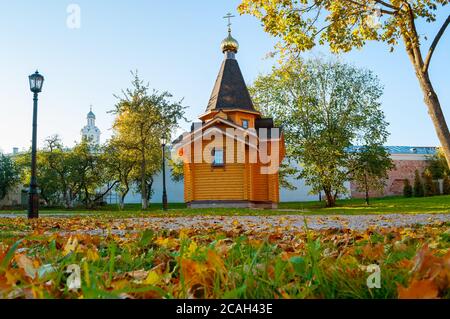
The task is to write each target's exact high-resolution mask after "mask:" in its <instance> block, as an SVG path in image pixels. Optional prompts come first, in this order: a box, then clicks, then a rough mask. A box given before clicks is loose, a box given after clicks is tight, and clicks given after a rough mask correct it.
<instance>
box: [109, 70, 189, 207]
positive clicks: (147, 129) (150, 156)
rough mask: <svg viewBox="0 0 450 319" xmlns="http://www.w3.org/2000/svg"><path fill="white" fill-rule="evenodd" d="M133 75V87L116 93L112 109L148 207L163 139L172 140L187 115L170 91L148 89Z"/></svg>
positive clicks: (119, 138)
mask: <svg viewBox="0 0 450 319" xmlns="http://www.w3.org/2000/svg"><path fill="white" fill-rule="evenodd" d="M132 74H133V81H132V88H130V89H126V90H124V91H123V92H122V93H123V94H122V96H117V98H118V100H119V101H118V103H117V104H116V106H115V109H114V110H113V111H112V113H114V114H115V115H116V118H115V121H114V125H113V129H114V139H115V140H116V142H117V143H118V144H119V145H120V146H121V149H122V150H123V151H124V152H126V156H127V157H130V158H133V159H134V160H135V161H136V162H135V165H134V167H133V169H132V170H131V172H130V174H131V175H130V176H131V178H132V180H133V181H135V182H136V183H137V184H138V186H139V187H140V192H141V197H142V207H143V208H144V209H146V208H147V207H148V202H149V198H150V196H151V193H152V190H151V185H152V183H153V176H154V175H155V174H156V173H158V172H159V171H160V170H161V167H162V152H161V138H162V137H165V138H166V139H170V137H171V131H172V130H173V129H175V128H176V127H177V126H178V121H179V120H181V119H185V118H184V110H185V107H183V106H182V104H181V103H182V101H178V102H171V98H172V94H170V93H168V92H162V93H160V92H158V91H156V90H153V91H152V92H149V85H148V84H145V83H144V82H143V81H142V80H140V79H139V77H138V75H137V73H132Z"/></svg>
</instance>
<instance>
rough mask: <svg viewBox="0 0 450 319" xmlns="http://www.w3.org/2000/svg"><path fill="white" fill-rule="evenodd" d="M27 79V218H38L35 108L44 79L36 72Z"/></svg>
mask: <svg viewBox="0 0 450 319" xmlns="http://www.w3.org/2000/svg"><path fill="white" fill-rule="evenodd" d="M28 78H29V80H30V90H31V92H33V137H32V146H31V180H30V191H29V193H28V218H38V217H39V194H38V190H37V179H36V143H37V142H36V140H37V107H38V94H39V93H40V92H41V91H42V85H43V84H44V77H43V76H42V75H40V74H39V72H38V71H36V73H34V74H32V75H30V76H29V77H28Z"/></svg>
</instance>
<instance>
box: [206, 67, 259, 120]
mask: <svg viewBox="0 0 450 319" xmlns="http://www.w3.org/2000/svg"><path fill="white" fill-rule="evenodd" d="M220 109H243V110H247V111H256V110H255V108H254V107H253V102H252V99H251V98H250V94H249V93H248V90H247V86H246V85H245V81H244V77H243V76H242V73H241V70H240V68H239V64H238V62H237V61H236V60H235V59H233V58H226V59H225V60H224V61H223V63H222V66H221V68H220V71H219V75H218V76H217V80H216V84H215V85H214V89H213V91H212V94H211V98H210V99H209V103H208V107H207V108H206V112H209V111H213V110H220Z"/></svg>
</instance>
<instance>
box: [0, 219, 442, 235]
mask: <svg viewBox="0 0 450 319" xmlns="http://www.w3.org/2000/svg"><path fill="white" fill-rule="evenodd" d="M70 217H74V216H73V215H65V214H54V215H43V216H42V219H44V220H45V219H50V218H55V219H57V218H61V219H65V218H70ZM76 217H80V216H76ZM0 218H26V216H25V215H8V214H3V215H1V214H0ZM94 218H95V217H94ZM0 222H1V220H0ZM305 222H306V224H307V225H308V228H309V229H313V230H322V229H352V230H359V231H361V230H366V229H368V228H390V227H408V226H413V225H417V224H420V225H429V224H436V223H441V222H450V214H389V215H307V216H302V215H278V216H186V217H136V218H112V219H111V228H110V230H107V229H101V228H95V225H91V226H92V228H90V227H89V223H88V225H87V226H88V227H87V228H85V229H84V230H79V231H67V230H66V231H64V230H61V233H80V232H82V233H85V234H90V235H100V236H103V235H107V233H108V231H110V232H112V233H113V234H116V235H119V236H123V235H124V234H126V233H133V232H136V231H137V230H142V229H153V230H163V229H167V230H180V229H183V228H192V229H197V230H202V229H205V230H207V229H211V228H214V229H219V230H224V231H228V230H233V229H237V228H238V229H240V230H241V231H244V232H245V231H256V232H265V233H271V232H274V231H277V230H282V231H284V232H291V231H292V232H298V231H303V230H304V227H305ZM89 228H90V229H89ZM449 229H450V227H449Z"/></svg>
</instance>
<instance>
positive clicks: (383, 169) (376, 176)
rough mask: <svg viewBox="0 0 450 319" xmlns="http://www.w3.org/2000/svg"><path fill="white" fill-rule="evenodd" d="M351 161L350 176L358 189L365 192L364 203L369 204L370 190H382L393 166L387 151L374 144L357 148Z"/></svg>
mask: <svg viewBox="0 0 450 319" xmlns="http://www.w3.org/2000/svg"><path fill="white" fill-rule="evenodd" d="M355 155H356V156H355V158H354V159H353V163H351V165H350V167H351V168H352V171H351V178H352V180H353V181H354V182H355V184H356V189H357V190H358V191H363V192H364V194H365V200H366V204H367V205H369V193H370V191H378V192H381V191H383V189H384V187H385V185H386V179H387V178H388V171H389V170H391V169H392V168H394V164H393V162H392V160H391V158H390V156H389V153H388V152H387V151H386V149H385V148H384V147H382V146H379V145H375V146H372V147H364V148H363V149H362V150H361V149H359V150H358V151H357V152H356V154H355Z"/></svg>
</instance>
